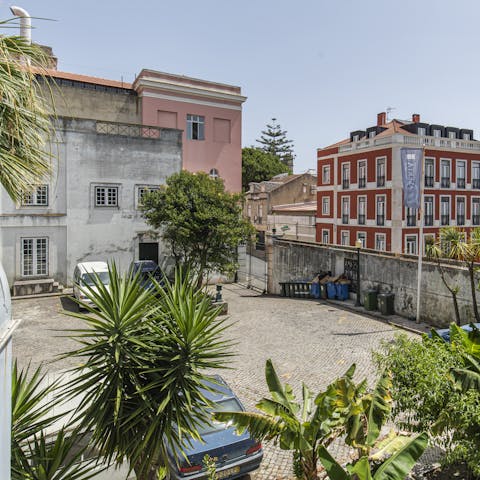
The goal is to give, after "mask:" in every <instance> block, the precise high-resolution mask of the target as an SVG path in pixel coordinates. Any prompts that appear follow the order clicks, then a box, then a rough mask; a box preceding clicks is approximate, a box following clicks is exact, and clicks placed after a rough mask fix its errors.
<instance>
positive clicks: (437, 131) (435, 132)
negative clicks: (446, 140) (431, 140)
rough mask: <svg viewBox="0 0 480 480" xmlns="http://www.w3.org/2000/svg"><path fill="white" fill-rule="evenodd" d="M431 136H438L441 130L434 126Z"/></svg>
mask: <svg viewBox="0 0 480 480" xmlns="http://www.w3.org/2000/svg"><path fill="white" fill-rule="evenodd" d="M433 136H434V137H436V138H440V137H441V136H442V131H441V130H439V129H438V128H436V129H435V130H434V131H433Z"/></svg>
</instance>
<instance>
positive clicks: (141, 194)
mask: <svg viewBox="0 0 480 480" xmlns="http://www.w3.org/2000/svg"><path fill="white" fill-rule="evenodd" d="M99 188H102V187H99ZM158 190H159V188H158V187H154V186H146V185H143V186H141V187H138V188H137V208H138V207H141V206H142V205H143V199H144V197H145V195H146V194H147V193H150V192H156V191H158Z"/></svg>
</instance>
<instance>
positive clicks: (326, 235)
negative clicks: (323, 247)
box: [322, 230, 330, 243]
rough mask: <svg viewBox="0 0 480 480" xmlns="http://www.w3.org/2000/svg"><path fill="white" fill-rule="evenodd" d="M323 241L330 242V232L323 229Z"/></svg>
mask: <svg viewBox="0 0 480 480" xmlns="http://www.w3.org/2000/svg"><path fill="white" fill-rule="evenodd" d="M322 243H330V232H329V231H328V230H322Z"/></svg>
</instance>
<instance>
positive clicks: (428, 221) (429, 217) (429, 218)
mask: <svg viewBox="0 0 480 480" xmlns="http://www.w3.org/2000/svg"><path fill="white" fill-rule="evenodd" d="M424 225H425V226H426V227H433V215H425V216H424Z"/></svg>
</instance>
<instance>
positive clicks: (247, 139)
mask: <svg viewBox="0 0 480 480" xmlns="http://www.w3.org/2000/svg"><path fill="white" fill-rule="evenodd" d="M13 4H16V5H18V6H20V7H22V8H25V9H26V10H27V11H28V12H29V13H30V15H31V16H32V17H37V19H33V20H32V22H33V26H34V27H35V28H34V30H33V31H32V37H33V40H34V41H35V42H38V43H41V44H44V45H49V46H51V47H52V48H53V51H54V53H55V55H56V56H57V57H58V61H59V64H58V68H59V70H63V71H67V72H73V73H78V74H85V75H93V76H98V77H103V78H109V79H115V80H122V79H123V80H124V81H127V82H131V81H133V79H134V78H135V75H136V74H138V73H139V72H140V70H141V69H142V68H149V69H153V70H160V71H163V72H170V73H175V74H182V75H187V76H192V77H197V78H201V79H205V80H210V81H216V82H222V83H228V84H233V85H238V86H240V87H241V88H242V94H243V95H245V96H247V97H248V99H247V101H246V102H245V104H244V109H243V132H242V136H243V138H242V142H243V146H250V145H255V144H256V139H257V138H259V137H260V135H261V130H262V129H265V126H266V125H267V123H269V122H270V121H271V119H272V117H275V118H276V119H277V121H278V122H279V123H280V125H281V127H282V128H283V129H284V130H286V131H287V136H288V138H289V139H291V140H293V142H294V150H295V154H296V159H295V165H294V170H295V172H304V171H306V170H307V169H312V168H313V169H315V168H316V150H317V148H321V147H325V146H327V145H330V144H332V143H335V142H337V141H340V140H342V139H344V138H346V137H348V135H349V132H350V131H353V130H357V129H365V128H367V127H369V126H373V125H375V123H376V114H377V113H378V112H382V111H385V110H386V109H387V108H388V107H391V108H392V109H393V110H392V111H391V114H390V118H399V119H410V118H411V115H412V114H413V113H419V114H420V115H421V119H422V121H425V122H427V123H437V124H441V125H451V126H457V127H461V128H473V129H474V131H475V138H477V137H478V138H480V108H479V107H480V96H479V85H480V61H479V56H480V28H479V26H480V24H479V18H480V1H478V0H456V1H455V2H453V1H451V0H402V1H393V0H297V1H296V2H293V1H285V0H275V1H273V0H256V1H254V0H243V1H241V2H233V1H231V0H202V1H194V0H183V1H180V0H177V1H172V0H170V1H168V2H167V1H162V0H157V1H155V0H146V1H136V2H131V1H125V0H117V1H115V2H114V1H111V0H96V1H92V0H82V1H80V2H77V1H71V0H70V1H69V0H62V1H59V0H43V1H42V0H14V3H13ZM10 5H12V3H9V2H6V1H5V0H0V19H6V18H10V17H11V14H10V9H9V6H10ZM40 18H44V19H48V20H40Z"/></svg>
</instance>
